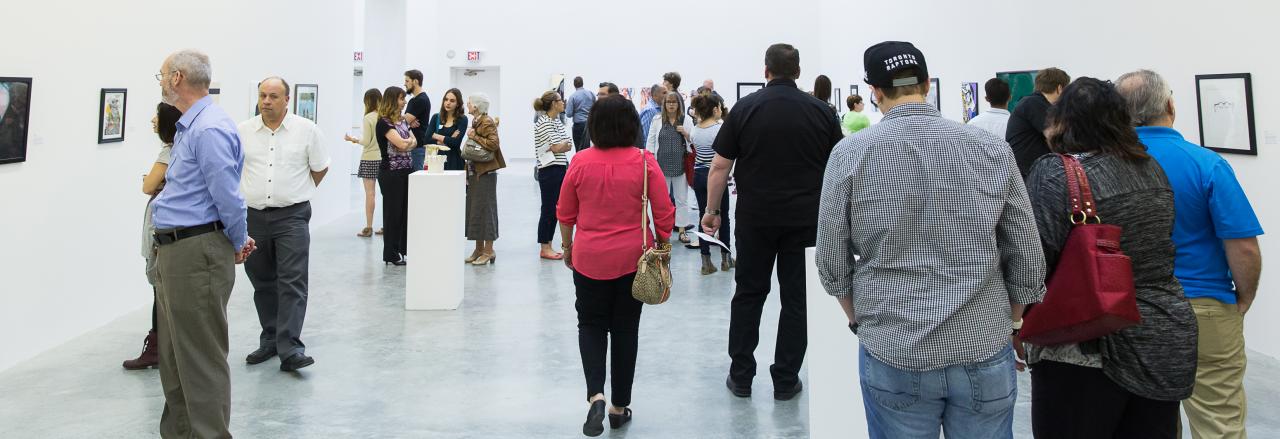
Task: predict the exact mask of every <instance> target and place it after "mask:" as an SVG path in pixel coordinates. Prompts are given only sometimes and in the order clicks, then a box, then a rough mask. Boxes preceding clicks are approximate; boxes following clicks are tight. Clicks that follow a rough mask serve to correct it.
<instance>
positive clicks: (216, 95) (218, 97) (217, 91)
mask: <svg viewBox="0 0 1280 439" xmlns="http://www.w3.org/2000/svg"><path fill="white" fill-rule="evenodd" d="M209 97H210V98H212V99H213V103H215V104H218V105H222V89H221V88H211V89H209Z"/></svg>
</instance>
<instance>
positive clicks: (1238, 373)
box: [1116, 70, 1262, 439]
mask: <svg viewBox="0 0 1280 439" xmlns="http://www.w3.org/2000/svg"><path fill="white" fill-rule="evenodd" d="M1116 87H1117V89H1118V90H1119V91H1120V93H1121V94H1123V95H1124V96H1125V99H1126V100H1127V101H1128V103H1129V113H1130V114H1131V115H1132V116H1133V121H1134V124H1135V125H1137V126H1138V128H1137V130H1138V139H1139V140H1141V141H1142V143H1143V144H1145V145H1146V146H1147V152H1148V153H1150V154H1151V156H1152V157H1154V158H1155V159H1156V161H1157V162H1159V163H1160V166H1161V167H1163V168H1164V173H1165V175H1166V176H1167V177H1168V178H1169V186H1170V187H1172V188H1173V207H1174V218H1175V221H1174V225H1173V243H1174V245H1175V246H1176V247H1177V256H1176V258H1175V260H1174V275H1176V276H1177V277H1178V281H1179V282H1181V283H1182V288H1183V290H1184V291H1185V292H1186V296H1187V299H1189V300H1190V301H1191V306H1192V308H1194V309H1195V312H1196V320H1197V322H1198V325H1199V329H1200V337H1199V346H1198V355H1199V362H1198V364H1197V368H1196V387H1195V392H1194V393H1193V394H1192V395H1191V398H1189V399H1187V400H1186V401H1184V402H1183V409H1185V411H1186V412H1187V418H1188V419H1189V420H1190V423H1191V432H1192V434H1193V436H1194V437H1196V438H1197V439H1199V438H1202V437H1206V438H1208V437H1211V438H1244V437H1245V434H1246V433H1245V426H1244V424H1245V413H1246V407H1245V393H1244V371H1245V364H1246V359H1245V350H1244V315H1245V313H1247V312H1248V311H1249V306H1250V305H1252V304H1253V299H1254V296H1255V295H1256V294H1257V291H1258V277H1259V275H1260V274H1261V272H1262V254H1261V251H1260V250H1259V248H1258V238H1257V236H1258V235H1261V234H1262V226H1261V225H1260V224H1259V223H1258V218H1257V216H1255V215H1254V213H1253V208H1252V207H1251V206H1250V205H1249V199H1248V198H1247V197H1245V194H1244V190H1243V189H1242V188H1241V187H1240V183H1239V182H1238V181H1236V176H1235V172H1234V171H1232V169H1231V164H1229V163H1227V161H1226V160H1224V159H1223V158H1222V157H1221V156H1219V155H1218V154H1216V153H1214V152H1213V151H1210V150H1208V149H1205V148H1203V147H1201V146H1199V145H1196V144H1194V143H1191V142H1188V141H1186V140H1185V139H1183V138H1182V135H1181V134H1179V133H1178V132H1177V131H1175V130H1174V129H1173V121H1174V119H1175V117H1176V116H1177V112H1176V110H1175V107H1174V104H1173V92H1172V91H1170V89H1169V85H1168V83H1166V82H1165V80H1164V78H1161V77H1160V75H1158V74H1156V73H1155V72H1152V71H1150V70H1139V71H1136V72H1132V73H1126V74H1124V75H1123V76H1121V77H1120V79H1118V80H1117V81H1116Z"/></svg>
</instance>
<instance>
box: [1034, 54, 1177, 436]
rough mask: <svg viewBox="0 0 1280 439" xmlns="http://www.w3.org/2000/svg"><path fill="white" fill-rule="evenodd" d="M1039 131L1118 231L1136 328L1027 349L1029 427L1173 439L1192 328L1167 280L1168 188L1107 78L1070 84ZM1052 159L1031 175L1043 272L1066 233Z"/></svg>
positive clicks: (1064, 204)
mask: <svg viewBox="0 0 1280 439" xmlns="http://www.w3.org/2000/svg"><path fill="white" fill-rule="evenodd" d="M1046 125H1047V128H1046V130H1045V132H1046V134H1047V140H1048V144H1049V149H1050V150H1051V151H1053V152H1055V153H1058V154H1069V155H1072V156H1074V157H1075V158H1076V159H1077V160H1078V161H1079V162H1080V164H1081V166H1082V167H1083V168H1084V170H1085V174H1086V176H1087V177H1088V181H1089V188H1090V190H1091V191H1092V192H1093V197H1094V200H1095V205H1096V211H1097V212H1098V217H1099V219H1100V222H1102V223H1105V224H1114V225H1117V226H1120V227H1121V228H1123V230H1124V234H1123V236H1122V238H1121V240H1120V248H1121V250H1122V251H1123V252H1124V254H1125V255H1127V256H1128V257H1129V258H1130V260H1131V261H1132V273H1133V282H1134V286H1135V290H1136V296H1137V303H1138V311H1139V313H1140V314H1141V316H1142V322H1141V323H1139V324H1138V325H1135V326H1131V327H1128V328H1125V329H1122V330H1120V331H1118V332H1115V333H1112V334H1109V335H1106V336H1103V337H1101V338H1098V339H1095V340H1090V341H1086V342H1082V343H1078V344H1065V345H1057V346H1048V347H1042V346H1031V347H1030V348H1029V349H1028V352H1027V356H1028V360H1029V361H1028V362H1029V363H1030V364H1031V383H1032V386H1031V417H1032V429H1033V430H1034V433H1035V436H1036V437H1037V438H1040V439H1044V438H1130V437H1143V438H1175V437H1177V434H1178V405H1179V402H1180V401H1181V400H1183V399H1186V398H1187V397H1189V396H1191V390H1192V387H1193V386H1194V384H1195V373H1196V334H1197V329H1196V316H1195V314H1194V313H1193V312H1192V309H1191V305H1190V303H1188V302H1187V300H1186V298H1185V297H1183V295H1182V285H1181V284H1179V283H1178V280H1177V279H1176V278H1175V277H1174V275H1173V259H1174V247H1173V241H1172V238H1171V233H1172V231H1173V212H1174V210H1173V191H1172V190H1171V189H1170V187H1169V182H1168V180H1167V179H1166V177H1165V174H1164V171H1163V170H1162V169H1161V168H1160V165H1159V164H1158V163H1156V161H1155V160H1152V159H1151V157H1150V156H1148V155H1147V153H1146V148H1145V147H1144V146H1143V145H1142V144H1141V143H1139V141H1138V137H1137V134H1136V133H1135V132H1134V129H1133V125H1132V124H1131V123H1130V116H1129V113H1128V107H1127V105H1126V103H1125V101H1124V98H1123V97H1121V95H1120V94H1119V93H1118V92H1116V90H1115V87H1113V86H1112V85H1111V84H1110V83H1109V82H1102V81H1099V80H1097V79H1093V78H1080V79H1077V80H1076V81H1075V82H1073V83H1071V84H1070V85H1068V86H1067V88H1066V89H1065V90H1064V91H1063V92H1062V96H1061V97H1060V98H1059V99H1058V102H1057V103H1056V104H1055V105H1053V106H1052V107H1050V108H1049V113H1048V118H1047V123H1046ZM1058 154H1049V155H1045V156H1043V157H1041V158H1040V159H1039V160H1037V161H1036V162H1035V164H1034V165H1033V166H1032V168H1031V174H1030V175H1029V177H1028V180H1027V193H1028V195H1030V197H1031V204H1032V208H1033V209H1034V211H1035V212H1034V213H1035V217H1036V225H1037V227H1038V229H1039V231H1040V242H1041V244H1042V245H1043V246H1044V255H1045V262H1046V263H1047V264H1048V267H1049V268H1050V275H1052V270H1053V269H1054V268H1055V266H1056V264H1057V263H1058V260H1059V257H1060V256H1061V255H1062V252H1063V246H1064V245H1065V244H1066V242H1067V236H1068V234H1069V233H1070V232H1071V228H1072V222H1071V219H1070V217H1071V212H1072V208H1071V204H1070V200H1069V199H1068V189H1067V179H1066V171H1065V170H1064V166H1063V163H1062V158H1061V157H1060V156H1059V155H1058ZM1050 294H1053V293H1052V292H1051V293H1050ZM1033 316H1034V314H1033Z"/></svg>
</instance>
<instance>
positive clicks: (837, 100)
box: [831, 87, 845, 114]
mask: <svg viewBox="0 0 1280 439" xmlns="http://www.w3.org/2000/svg"><path fill="white" fill-rule="evenodd" d="M840 91H841V90H840V87H832V88H831V105H834V106H835V107H836V114H840V110H841V109H844V108H845V106H844V99H842V96H840Z"/></svg>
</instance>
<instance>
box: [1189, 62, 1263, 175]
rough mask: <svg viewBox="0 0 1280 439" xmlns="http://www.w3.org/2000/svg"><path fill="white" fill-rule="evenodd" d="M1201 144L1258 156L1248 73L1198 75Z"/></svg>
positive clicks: (1197, 92) (1230, 151)
mask: <svg viewBox="0 0 1280 439" xmlns="http://www.w3.org/2000/svg"><path fill="white" fill-rule="evenodd" d="M1196 104H1197V105H1196V107H1197V108H1198V109H1199V110H1200V111H1199V119H1200V145H1201V146H1204V147H1205V148H1209V149H1212V150H1214V151H1217V152H1222V153H1230V154H1248V155H1258V142H1257V138H1256V136H1255V134H1254V124H1253V78H1252V75H1251V74H1249V73H1230V74H1219V75H1196Z"/></svg>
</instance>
